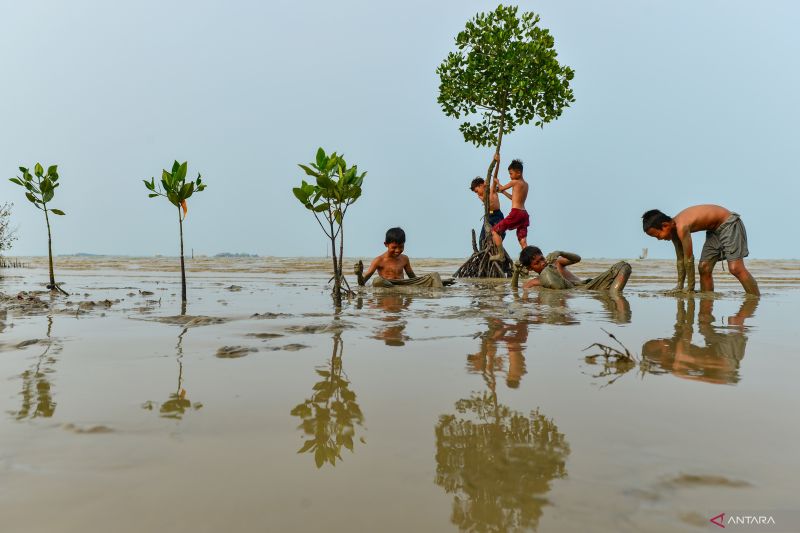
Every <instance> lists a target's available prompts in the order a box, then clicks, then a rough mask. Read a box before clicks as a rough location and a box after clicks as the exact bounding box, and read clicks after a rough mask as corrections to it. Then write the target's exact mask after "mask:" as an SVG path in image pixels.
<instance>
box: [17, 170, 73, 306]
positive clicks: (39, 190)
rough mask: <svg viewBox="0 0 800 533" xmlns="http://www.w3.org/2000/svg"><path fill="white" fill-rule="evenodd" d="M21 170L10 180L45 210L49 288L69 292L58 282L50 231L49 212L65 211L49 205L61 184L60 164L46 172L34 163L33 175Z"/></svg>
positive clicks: (58, 213) (37, 207)
mask: <svg viewBox="0 0 800 533" xmlns="http://www.w3.org/2000/svg"><path fill="white" fill-rule="evenodd" d="M19 171H20V172H21V173H22V176H17V177H16V178H11V179H10V181H11V182H12V183H16V184H17V185H19V186H20V187H23V188H25V198H27V199H28V201H29V202H30V203H32V204H33V205H34V207H36V209H39V210H40V211H43V212H44V221H45V224H47V256H48V259H49V266H50V283H49V284H48V285H47V288H48V289H50V290H51V291H59V292H62V293H64V294H67V292H66V291H64V290H63V289H62V288H61V287H59V286H58V285H57V284H56V276H55V272H54V271H53V236H52V233H51V231H50V216H49V213H53V214H54V215H59V216H63V215H64V212H63V211H62V210H60V209H54V208H52V207H49V206H48V205H47V204H48V203H50V202H51V201H52V200H53V197H54V196H55V193H56V188H58V186H59V185H60V183H58V165H51V166H49V167H47V173H45V171H44V167H43V166H42V165H41V164H39V163H36V165H34V167H33V174H32V175H31V173H30V171H29V170H28V169H27V168H25V167H19Z"/></svg>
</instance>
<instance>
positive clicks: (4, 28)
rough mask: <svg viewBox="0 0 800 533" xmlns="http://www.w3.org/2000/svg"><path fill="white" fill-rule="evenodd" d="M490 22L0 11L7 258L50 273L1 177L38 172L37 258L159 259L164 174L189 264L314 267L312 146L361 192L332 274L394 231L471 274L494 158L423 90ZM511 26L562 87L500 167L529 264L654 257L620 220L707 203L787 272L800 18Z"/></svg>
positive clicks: (585, 16)
mask: <svg viewBox="0 0 800 533" xmlns="http://www.w3.org/2000/svg"><path fill="white" fill-rule="evenodd" d="M496 5H497V4H496V3H490V2H480V1H474V0H437V1H436V2H430V1H424V2H423V1H419V0H407V1H405V2H376V1H374V0H372V1H367V0H363V1H354V0H342V1H337V2H328V1H322V0H319V1H299V0H293V1H291V2H290V1H276V0H271V1H269V2H243V1H230V2H208V1H170V2H164V1H149V0H140V1H137V2H101V1H71V2H63V1H59V0H51V1H30V2H17V1H11V0H0V69H1V70H2V73H3V87H2V92H1V93H0V94H2V98H0V177H2V178H3V179H0V201H7V200H11V201H14V203H15V204H16V205H15V209H14V218H15V221H16V223H17V224H18V225H19V226H20V230H19V236H20V239H19V241H18V243H17V244H16V246H15V248H14V250H13V251H12V255H32V254H35V255H41V254H45V253H46V251H47V249H46V246H47V241H46V232H45V229H44V221H43V220H42V217H41V213H40V212H38V211H36V210H35V209H34V208H33V207H32V206H30V205H29V204H28V203H27V202H26V201H25V199H24V196H23V194H22V191H21V190H19V188H18V187H17V186H15V185H13V184H11V183H9V182H8V181H7V179H6V178H8V177H12V176H14V175H15V171H16V169H17V167H18V166H19V165H31V166H32V165H33V164H34V163H35V162H36V161H41V162H42V164H45V165H49V164H54V163H57V164H58V165H59V169H60V173H61V176H62V178H61V181H62V186H61V188H59V190H58V196H57V197H56V200H55V201H54V202H53V206H54V207H57V208H61V209H63V210H64V211H66V212H67V216H66V217H61V218H57V219H56V220H55V223H54V242H55V252H56V253H74V252H94V253H108V254H133V255H139V254H141V255H151V254H165V255H176V254H177V251H178V242H177V222H176V220H175V213H174V211H173V208H172V206H170V205H169V204H167V203H166V201H165V200H163V199H160V198H159V199H148V198H147V191H146V190H145V188H144V186H143V185H142V182H141V180H142V179H143V178H149V177H150V176H152V175H158V174H159V173H160V171H161V168H164V167H166V166H168V165H170V164H171V163H172V160H173V159H179V160H181V161H183V160H188V161H189V171H190V174H193V175H194V174H196V172H197V171H200V172H202V174H203V176H204V178H205V180H206V182H207V183H208V189H207V190H206V191H205V192H203V193H202V194H199V195H198V196H196V197H193V198H192V199H191V200H190V203H189V217H188V220H187V224H186V240H187V247H189V248H191V247H193V248H194V249H195V252H196V253H208V254H214V253H217V252H221V251H231V252H238V251H245V252H252V253H258V254H261V255H285V256H289V255H323V254H324V253H325V250H326V247H325V240H324V237H323V235H322V233H321V232H320V230H319V228H318V227H317V225H316V222H314V220H313V218H312V217H311V215H310V213H308V212H307V211H305V210H304V209H303V208H302V206H300V205H299V203H297V201H296V200H295V198H294V197H293V195H292V193H291V188H292V187H293V186H295V185H296V184H297V183H299V181H300V179H301V178H302V177H303V174H302V171H300V170H299V169H298V168H297V166H296V164H297V163H301V162H302V163H305V162H307V161H310V160H311V159H312V158H313V156H314V153H315V151H316V149H317V147H318V146H323V147H325V148H326V149H328V150H338V151H340V152H344V153H345V155H346V156H347V157H348V160H349V161H351V162H354V163H358V165H359V167H360V168H361V169H362V170H366V171H368V173H369V174H368V175H367V178H366V181H365V187H364V195H363V197H362V198H361V199H360V200H359V201H358V203H357V204H356V205H355V206H354V207H353V208H351V211H350V212H349V213H348V219H347V220H346V230H347V238H348V240H347V242H346V253H347V254H348V255H367V256H369V255H376V254H377V253H379V252H381V250H382V248H383V244H382V243H383V234H384V232H385V230H386V229H387V228H388V227H390V226H394V225H400V226H402V227H403V228H404V229H405V230H406V232H407V234H408V242H407V245H406V250H407V253H408V254H409V255H410V256H411V257H459V256H466V255H468V252H469V251H470V244H469V230H470V228H471V227H478V224H479V219H480V215H481V206H480V204H479V203H478V201H477V199H476V198H475V197H474V196H473V195H472V193H470V192H469V191H468V190H467V186H468V184H469V181H470V180H471V178H473V177H474V176H475V175H482V174H485V171H486V167H487V165H488V162H489V159H490V157H491V152H490V150H488V149H477V148H475V147H473V146H472V145H470V144H466V143H465V142H464V141H463V139H462V137H461V134H460V133H459V131H458V123H457V122H456V121H455V120H453V119H450V118H447V117H445V116H444V114H443V113H442V112H441V110H440V109H439V106H438V104H437V103H436V96H437V87H438V79H437V77H436V74H435V69H436V67H437V65H438V64H439V63H440V62H441V61H442V60H443V59H444V57H445V55H446V54H447V52H448V51H450V50H452V49H453V39H454V37H455V35H456V33H457V32H458V31H460V30H461V29H462V28H463V26H464V23H465V22H466V20H467V19H468V18H470V17H471V16H473V15H474V14H475V13H477V12H478V11H482V10H489V9H493V8H494V7H495V6H496ZM517 5H519V6H520V7H521V8H522V9H526V10H533V11H536V12H537V13H539V14H540V15H541V16H542V23H543V25H544V26H546V27H548V28H550V29H551V30H552V32H553V35H554V36H555V39H556V48H557V50H558V51H559V56H560V59H561V60H562V61H563V62H565V63H566V64H568V65H570V66H572V67H573V68H574V69H575V71H576V76H575V80H574V84H573V87H574V91H575V97H576V102H575V103H574V104H573V106H572V107H571V108H570V109H567V110H566V111H565V112H564V114H563V116H562V117H561V119H559V120H558V121H557V122H555V123H553V124H550V125H548V126H546V127H545V128H544V130H539V129H536V128H534V127H527V128H523V129H520V130H518V131H517V132H514V133H513V134H511V135H509V136H508V137H507V138H506V140H505V141H504V144H503V157H504V162H505V163H507V162H508V161H510V159H511V158H512V157H519V158H521V159H523V160H524V162H525V164H526V167H525V168H526V170H525V176H526V178H527V179H528V181H530V182H531V185H532V193H531V195H530V197H529V199H528V210H529V212H530V213H531V223H532V226H531V228H530V236H529V238H528V240H529V242H530V243H531V244H538V245H540V246H542V247H543V248H545V249H554V248H560V249H568V250H574V251H576V252H579V253H581V254H582V255H585V256H591V257H632V256H635V255H637V254H638V253H639V252H640V250H641V248H642V247H645V246H647V247H649V248H650V251H651V256H660V257H669V256H670V254H672V253H673V252H672V249H671V248H672V247H671V246H670V245H669V244H667V243H659V242H657V241H655V240H653V239H650V238H648V237H647V236H645V235H644V233H642V231H641V224H640V218H639V217H640V215H641V213H642V212H643V211H645V210H646V209H649V208H653V207H658V208H661V209H662V210H664V211H666V212H667V213H674V212H676V211H678V210H680V209H681V208H683V207H686V206H688V205H692V204H696V203H706V202H710V203H719V204H722V205H725V206H727V207H729V208H731V209H733V210H735V211H737V212H739V213H741V215H742V217H743V220H744V221H745V223H746V225H747V230H748V235H749V239H750V252H751V257H758V258H797V257H800V245H799V244H798V243H800V239H798V238H797V237H796V236H795V235H794V232H793V226H792V225H791V223H790V222H789V221H790V220H792V218H793V215H794V214H795V212H796V204H797V202H798V197H800V184H798V155H797V154H798V150H797V145H798V135H797V127H798V126H797V125H798V124H800V106H798V95H800V70H799V69H798V68H797V64H798V63H797V58H798V56H800V32H798V31H797V27H796V26H797V22H798V21H799V20H800V3H798V2H796V1H792V0H786V1H779V0H767V1H764V0H760V1H756V0H752V1H731V0H714V1H712V0H659V1H655V0H652V1H645V0H627V1H623V0H611V1H603V2H598V1H596V0H583V1H578V0H573V1H566V2H565V1H564V0H546V1H545V0H543V1H526V2H519V3H518V4H517ZM505 166H506V165H505V164H504V167H505ZM504 208H505V210H506V211H507V210H508V206H507V205H504ZM695 238H696V242H702V238H703V236H702V235H697V236H696V237H695ZM506 242H507V248H508V250H509V252H511V253H512V254H515V253H517V252H518V246H517V244H516V243H515V242H514V241H513V237H512V240H511V241H509V240H508V239H507V240H506Z"/></svg>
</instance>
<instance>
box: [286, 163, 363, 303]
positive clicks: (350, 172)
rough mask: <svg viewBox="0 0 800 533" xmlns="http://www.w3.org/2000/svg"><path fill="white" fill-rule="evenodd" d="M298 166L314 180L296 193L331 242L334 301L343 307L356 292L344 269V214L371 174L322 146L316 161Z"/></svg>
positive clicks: (304, 184)
mask: <svg viewBox="0 0 800 533" xmlns="http://www.w3.org/2000/svg"><path fill="white" fill-rule="evenodd" d="M298 166H299V167H300V168H301V169H303V171H304V172H305V173H306V174H307V175H308V176H310V177H312V178H313V179H314V182H313V183H307V182H306V181H305V180H303V181H302V183H301V184H300V186H299V187H295V188H293V189H292V192H293V193H294V195H295V197H296V198H297V199H298V200H299V201H300V203H301V204H303V207H305V208H306V209H308V210H309V211H311V213H313V215H314V218H315V219H316V220H317V223H318V224H319V227H320V228H322V231H323V232H325V235H326V236H327V237H328V239H330V241H331V261H332V263H333V278H331V279H332V280H333V302H334V305H335V306H336V307H337V308H339V307H341V306H342V297H343V296H349V295H351V294H352V291H351V290H350V285H349V284H348V283H347V280H346V279H345V277H344V273H343V270H342V260H343V257H344V217H345V215H346V214H347V210H348V208H349V207H350V206H351V205H353V204H354V203H355V201H356V200H358V199H359V198H360V197H361V185H362V184H363V182H364V176H366V175H367V173H366V172H362V173H360V174H359V173H358V166H357V165H353V166H352V167H348V166H347V162H346V161H345V159H344V156H343V155H339V154H337V153H336V152H333V153H332V154H330V155H328V154H326V153H325V150H323V149H322V148H319V149H318V150H317V156H316V158H315V160H314V161H313V162H311V163H309V164H308V165H298ZM337 248H338V251H337Z"/></svg>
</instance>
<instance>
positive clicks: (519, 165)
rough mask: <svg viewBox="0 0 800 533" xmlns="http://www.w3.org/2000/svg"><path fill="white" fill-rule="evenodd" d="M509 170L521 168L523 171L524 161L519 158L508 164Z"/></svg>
mask: <svg viewBox="0 0 800 533" xmlns="http://www.w3.org/2000/svg"><path fill="white" fill-rule="evenodd" d="M508 170H519V171H520V172H522V161H520V160H519V159H515V160H513V161H512V162H511V164H510V165H508Z"/></svg>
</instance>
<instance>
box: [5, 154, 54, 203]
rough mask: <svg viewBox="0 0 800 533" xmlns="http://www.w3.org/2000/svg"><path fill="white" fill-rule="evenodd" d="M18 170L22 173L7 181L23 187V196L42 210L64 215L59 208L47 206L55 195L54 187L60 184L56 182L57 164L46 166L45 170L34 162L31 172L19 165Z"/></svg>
mask: <svg viewBox="0 0 800 533" xmlns="http://www.w3.org/2000/svg"><path fill="white" fill-rule="evenodd" d="M19 171H20V172H21V173H22V175H21V176H17V177H15V178H11V179H10V180H9V181H10V182H11V183H15V184H17V185H19V186H20V187H23V188H24V189H25V198H27V199H28V201H29V202H30V203H32V204H33V205H34V206H35V207H36V208H37V209H40V210H42V211H46V212H47V211H49V212H50V213H53V214H54V215H64V212H63V211H62V210H60V209H53V208H50V207H47V204H48V203H49V202H51V201H52V200H53V198H54V197H55V194H56V189H57V188H58V186H59V185H60V183H58V165H51V166H49V167H47V172H45V170H44V167H43V166H42V165H41V164H39V163H36V165H34V167H33V174H31V172H30V170H29V169H27V168H25V167H19Z"/></svg>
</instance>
